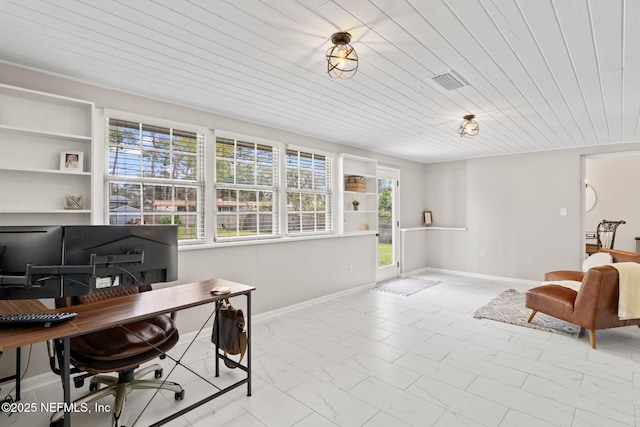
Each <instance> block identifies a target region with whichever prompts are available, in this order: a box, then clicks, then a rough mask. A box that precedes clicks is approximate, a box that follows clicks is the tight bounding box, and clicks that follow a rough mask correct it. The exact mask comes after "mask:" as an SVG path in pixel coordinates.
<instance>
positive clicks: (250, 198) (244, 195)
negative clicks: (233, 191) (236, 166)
mask: <svg viewBox="0 0 640 427" xmlns="http://www.w3.org/2000/svg"><path fill="white" fill-rule="evenodd" d="M256 197H257V196H256V191H254V190H240V191H238V201H239V206H238V212H257V210H258V209H257V207H258V201H257V200H256Z"/></svg>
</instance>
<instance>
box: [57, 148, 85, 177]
mask: <svg viewBox="0 0 640 427" xmlns="http://www.w3.org/2000/svg"><path fill="white" fill-rule="evenodd" d="M82 161H83V154H82V152H81V151H63V152H62V153H60V170H61V171H65V172H76V173H80V172H82V171H83V170H84V169H83V165H82Z"/></svg>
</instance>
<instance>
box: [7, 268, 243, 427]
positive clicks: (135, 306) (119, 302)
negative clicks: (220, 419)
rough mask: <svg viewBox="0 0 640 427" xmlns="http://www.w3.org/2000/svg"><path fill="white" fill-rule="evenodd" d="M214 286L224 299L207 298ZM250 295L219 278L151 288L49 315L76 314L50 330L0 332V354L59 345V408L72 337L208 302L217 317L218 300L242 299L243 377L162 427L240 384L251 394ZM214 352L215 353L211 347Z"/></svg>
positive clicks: (68, 422)
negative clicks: (37, 345) (39, 344)
mask: <svg viewBox="0 0 640 427" xmlns="http://www.w3.org/2000/svg"><path fill="white" fill-rule="evenodd" d="M216 286H227V287H229V288H231V292H230V293H228V294H225V295H212V294H211V292H210V291H211V289H212V288H213V287H216ZM254 290H255V288H254V287H252V286H246V285H242V284H239V283H235V282H231V281H228V280H224V279H211V280H205V281H201V282H193V283H188V284H184V285H176V286H171V287H167V288H163V289H157V290H153V291H151V292H141V293H139V294H134V295H128V296H124V297H119V298H113V299H110V300H108V301H99V302H95V303H87V304H80V305H75V306H73V307H67V308H64V309H59V310H50V311H59V312H64V311H72V312H76V313H78V315H77V316H76V317H75V318H74V319H73V320H70V321H68V322H64V323H61V324H56V325H52V326H51V327H49V328H43V327H41V326H37V327H19V328H6V329H0V351H5V350H9V349H13V348H19V347H21V346H24V345H29V344H34V343H37V342H40V341H47V340H60V341H61V342H62V347H63V350H62V354H63V357H62V360H60V367H61V371H62V372H61V377H62V385H63V388H64V401H65V403H71V396H70V359H69V349H70V346H69V341H70V339H71V338H72V337H74V336H78V335H83V334H86V333H90V332H96V331H100V330H103V329H108V328H112V327H117V326H121V325H126V324H127V323H131V322H135V321H138V320H142V319H148V318H150V317H154V316H157V315H159V314H167V313H171V312H174V311H179V310H183V309H185V308H190V307H196V306H199V305H203V304H209V303H216V315H217V313H218V311H217V308H218V307H219V305H220V302H221V301H222V300H223V299H225V298H231V297H235V296H240V295H245V296H246V298H247V313H246V326H247V353H246V366H241V367H240V369H242V370H244V371H245V372H247V378H244V379H242V380H240V381H238V382H237V383H235V384H232V385H231V386H229V387H226V388H225V389H223V390H220V391H218V392H217V393H215V394H214V395H211V396H207V397H205V398H204V399H202V400H200V401H199V402H197V403H195V404H193V405H191V406H189V407H187V408H185V409H183V410H182V411H179V412H177V413H176V414H173V415H171V416H170V417H167V418H165V419H163V420H161V421H159V422H158V423H156V424H154V426H156V425H162V424H165V423H167V422H169V421H171V420H172V419H175V418H177V417H179V416H181V415H183V414H184V413H186V412H188V411H190V410H192V409H195V408H197V407H198V406H200V405H202V404H204V403H206V402H209V401H211V400H212V399H214V398H216V397H218V396H220V395H222V394H224V393H226V392H228V391H231V390H232V389H235V388H236V387H238V386H240V385H243V384H247V395H249V396H250V395H251V292H252V291H254ZM5 302H6V303H11V302H10V301H3V304H4V303H5ZM194 339H195V338H194ZM216 350H218V348H217V347H216ZM216 355H217V357H216V360H215V365H216V376H218V372H219V359H220V358H223V356H222V355H220V354H219V351H216ZM64 425H65V426H70V425H71V416H70V414H65V417H64Z"/></svg>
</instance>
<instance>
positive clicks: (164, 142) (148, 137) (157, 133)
mask: <svg viewBox="0 0 640 427" xmlns="http://www.w3.org/2000/svg"><path fill="white" fill-rule="evenodd" d="M170 143H171V130H170V129H168V128H164V127H159V126H151V125H145V124H143V125H142V146H143V147H147V148H156V149H164V150H168V149H169V146H170Z"/></svg>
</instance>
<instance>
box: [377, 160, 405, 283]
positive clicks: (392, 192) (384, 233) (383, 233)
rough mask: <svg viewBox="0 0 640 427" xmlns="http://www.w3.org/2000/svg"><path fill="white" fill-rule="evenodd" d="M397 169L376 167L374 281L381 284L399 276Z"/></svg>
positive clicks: (398, 172) (398, 173)
mask: <svg viewBox="0 0 640 427" xmlns="http://www.w3.org/2000/svg"><path fill="white" fill-rule="evenodd" d="M399 175H400V171H399V170H398V169H392V168H385V167H378V172H377V183H378V185H377V188H378V234H377V236H378V239H377V245H378V248H377V253H378V257H377V258H378V263H377V273H376V281H377V282H383V281H385V280H390V279H393V278H396V277H398V276H399V272H400V267H399V265H398V259H399V257H398V253H397V252H398V244H397V243H398V219H397V211H398V208H397V207H398V193H399Z"/></svg>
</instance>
